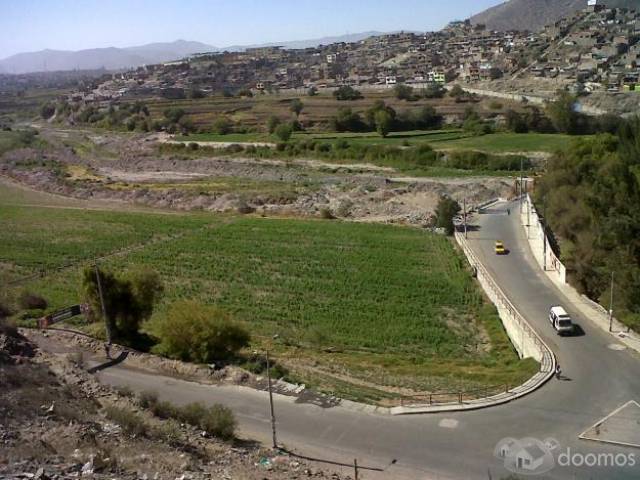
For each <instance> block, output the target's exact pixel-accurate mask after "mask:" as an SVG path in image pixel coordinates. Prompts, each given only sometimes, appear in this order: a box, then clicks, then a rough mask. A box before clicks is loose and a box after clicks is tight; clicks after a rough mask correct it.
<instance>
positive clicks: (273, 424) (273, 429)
mask: <svg viewBox="0 0 640 480" xmlns="http://www.w3.org/2000/svg"><path fill="white" fill-rule="evenodd" d="M267 381H268V382H269V406H270V407H271V433H272V436H273V448H274V449H276V448H278V442H277V440H276V415H275V413H274V411H273V392H272V391H271V365H270V364H269V350H267Z"/></svg>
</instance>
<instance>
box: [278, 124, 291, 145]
mask: <svg viewBox="0 0 640 480" xmlns="http://www.w3.org/2000/svg"><path fill="white" fill-rule="evenodd" d="M274 133H275V135H276V137H278V139H279V140H280V141H281V142H285V143H286V142H288V141H289V140H290V139H291V135H293V128H291V125H289V124H288V123H283V124H281V125H278V126H277V127H276V130H275V132H274Z"/></svg>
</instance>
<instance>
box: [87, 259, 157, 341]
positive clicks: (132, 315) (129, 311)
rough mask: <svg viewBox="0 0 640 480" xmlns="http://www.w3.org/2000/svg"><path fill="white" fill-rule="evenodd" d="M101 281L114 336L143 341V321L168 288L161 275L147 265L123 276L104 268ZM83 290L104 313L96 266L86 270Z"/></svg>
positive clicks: (97, 312)
mask: <svg viewBox="0 0 640 480" xmlns="http://www.w3.org/2000/svg"><path fill="white" fill-rule="evenodd" d="M100 282H101V285H102V293H103V298H104V303H105V306H106V311H107V322H108V323H109V326H110V327H111V331H112V333H113V335H114V337H115V338H117V339H121V340H124V341H127V342H130V343H131V342H135V341H137V340H140V335H139V327H140V323H141V322H142V321H143V320H146V319H148V318H150V317H151V314H152V313H153V307H154V305H155V304H156V303H157V301H158V300H159V299H160V297H161V295H162V293H163V290H164V287H163V285H162V282H161V280H160V276H159V275H158V274H157V273H156V272H155V271H153V270H149V269H145V268H143V269H138V270H134V271H130V272H127V273H126V274H124V275H121V276H116V275H115V274H113V273H111V272H105V271H102V270H100ZM82 291H83V297H84V299H85V301H86V302H87V303H89V305H91V309H92V312H94V314H97V315H100V313H99V312H101V307H100V296H99V294H98V286H97V279H96V272H95V269H94V268H92V267H87V268H85V269H84V270H83V272H82Z"/></svg>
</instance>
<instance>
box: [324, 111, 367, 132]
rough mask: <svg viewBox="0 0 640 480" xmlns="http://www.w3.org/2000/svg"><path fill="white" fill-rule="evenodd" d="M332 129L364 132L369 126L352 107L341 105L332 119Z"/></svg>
mask: <svg viewBox="0 0 640 480" xmlns="http://www.w3.org/2000/svg"><path fill="white" fill-rule="evenodd" d="M331 129H332V130H334V131H336V132H362V131H365V130H367V126H366V125H365V123H364V122H363V121H362V118H361V117H360V115H359V114H358V113H355V112H354V111H353V110H351V108H349V107H340V108H338V113H337V114H336V116H335V117H333V118H332V119H331Z"/></svg>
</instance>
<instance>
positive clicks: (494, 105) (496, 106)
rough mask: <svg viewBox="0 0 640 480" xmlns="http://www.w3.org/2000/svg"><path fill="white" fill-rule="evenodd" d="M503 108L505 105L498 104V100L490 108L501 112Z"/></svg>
mask: <svg viewBox="0 0 640 480" xmlns="http://www.w3.org/2000/svg"><path fill="white" fill-rule="evenodd" d="M503 106H504V105H502V104H501V103H500V102H498V101H496V100H494V101H492V102H490V103H489V108H490V109H491V110H501V109H502V107H503Z"/></svg>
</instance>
